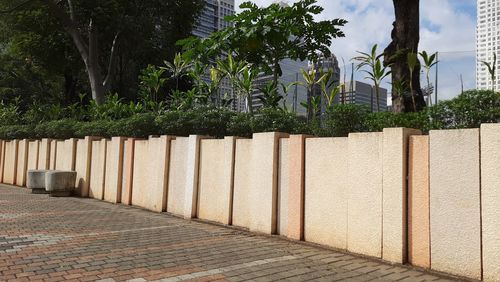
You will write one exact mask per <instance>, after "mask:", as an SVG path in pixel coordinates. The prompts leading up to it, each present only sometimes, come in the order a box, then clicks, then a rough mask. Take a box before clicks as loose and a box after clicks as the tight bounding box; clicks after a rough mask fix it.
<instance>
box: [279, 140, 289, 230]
mask: <svg viewBox="0 0 500 282" xmlns="http://www.w3.org/2000/svg"><path fill="white" fill-rule="evenodd" d="M289 165H290V146H289V139H288V138H282V139H280V140H279V156H278V197H277V198H278V210H277V212H278V215H277V223H276V224H277V233H278V234H280V235H283V236H288V214H289V207H288V198H289V193H290V186H289V177H290V174H289V173H290V166H289Z"/></svg>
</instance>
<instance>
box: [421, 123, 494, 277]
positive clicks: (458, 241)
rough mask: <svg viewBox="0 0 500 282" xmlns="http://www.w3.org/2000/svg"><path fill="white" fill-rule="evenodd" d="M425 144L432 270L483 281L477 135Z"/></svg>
mask: <svg viewBox="0 0 500 282" xmlns="http://www.w3.org/2000/svg"><path fill="white" fill-rule="evenodd" d="M429 138H430V141H429V142H430V155H429V158H430V159H429V160H430V216H431V219H430V222H431V225H430V229H431V267H432V269H435V270H438V271H442V272H447V273H451V274H455V275H460V276H466V277H469V278H474V279H481V239H480V238H481V234H480V233H481V224H480V222H481V218H480V182H479V177H480V175H479V130H478V129H465V130H441V131H431V132H430V137H429ZM497 263H498V262H497Z"/></svg>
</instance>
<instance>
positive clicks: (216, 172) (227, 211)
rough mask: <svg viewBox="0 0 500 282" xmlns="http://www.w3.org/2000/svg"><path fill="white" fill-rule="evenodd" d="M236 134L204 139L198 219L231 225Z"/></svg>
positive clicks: (201, 145)
mask: <svg viewBox="0 0 500 282" xmlns="http://www.w3.org/2000/svg"><path fill="white" fill-rule="evenodd" d="M235 146H236V138H235V137H226V138H225V139H220V140H208V139H207V140H201V143H200V176H199V188H198V189H199V197H200V198H199V205H198V218H200V219H205V220H210V221H215V222H219V223H223V224H231V214H232V204H233V198H232V197H233V180H234V150H235Z"/></svg>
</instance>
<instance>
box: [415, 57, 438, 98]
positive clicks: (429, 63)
mask: <svg viewBox="0 0 500 282" xmlns="http://www.w3.org/2000/svg"><path fill="white" fill-rule="evenodd" d="M419 54H420V57H421V58H422V60H423V63H424V64H423V65H422V66H423V67H424V69H425V78H426V79H427V89H431V80H430V77H429V75H430V72H431V69H432V68H433V67H434V66H435V65H436V64H437V63H438V61H437V60H436V56H437V53H434V54H432V55H429V54H427V52H426V51H422V52H420V53H419ZM431 94H432V93H429V97H428V101H429V106H432V95H431Z"/></svg>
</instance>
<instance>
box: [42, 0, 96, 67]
mask: <svg viewBox="0 0 500 282" xmlns="http://www.w3.org/2000/svg"><path fill="white" fill-rule="evenodd" d="M43 1H44V2H45V3H46V4H47V6H48V7H49V10H50V12H51V13H52V14H54V16H55V17H56V18H58V19H59V21H61V23H62V25H63V26H64V28H65V29H66V31H67V32H68V33H69V34H70V35H71V37H72V38H73V42H74V43H75V46H76V48H77V49H78V51H79V52H80V55H81V56H82V59H83V60H84V62H85V63H88V59H89V46H87V44H86V43H85V41H84V40H83V36H82V35H81V34H80V32H79V31H78V27H77V24H76V22H75V21H73V20H72V19H71V17H70V16H68V14H67V13H66V12H65V11H64V10H63V9H61V7H59V6H58V5H57V3H56V2H54V1H53V0H43Z"/></svg>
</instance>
